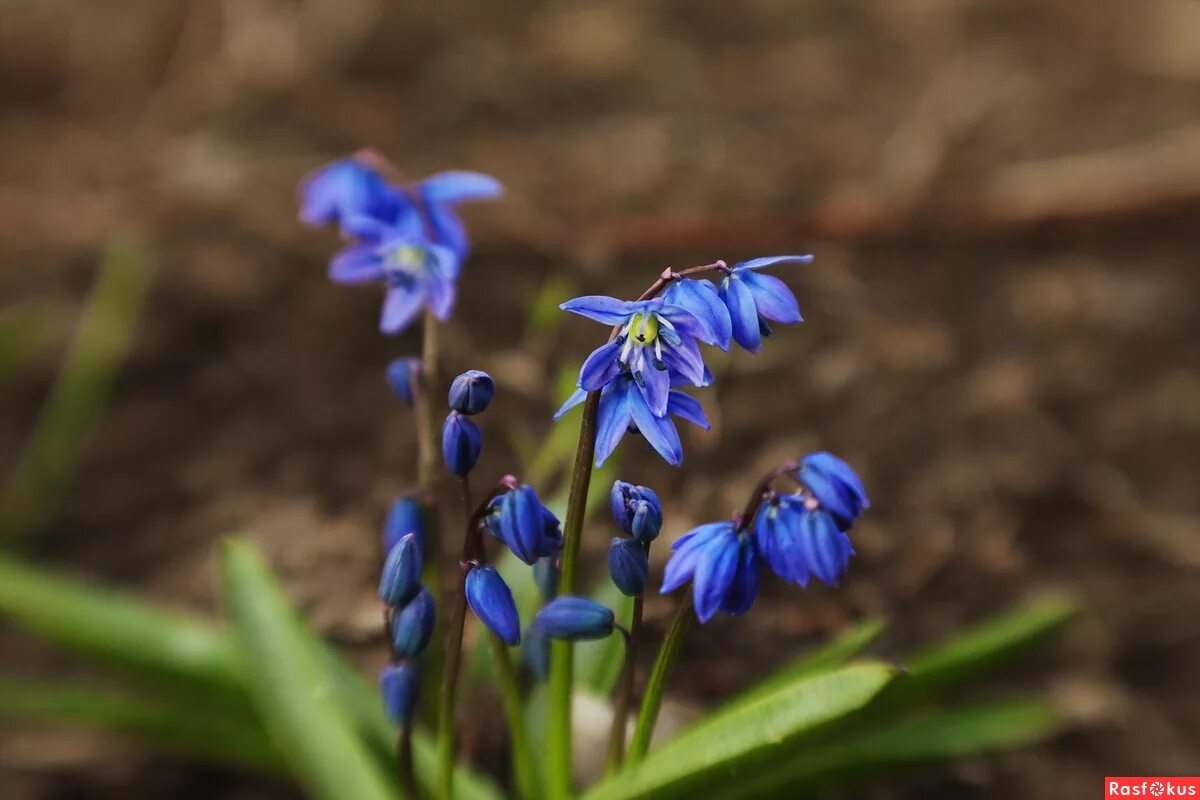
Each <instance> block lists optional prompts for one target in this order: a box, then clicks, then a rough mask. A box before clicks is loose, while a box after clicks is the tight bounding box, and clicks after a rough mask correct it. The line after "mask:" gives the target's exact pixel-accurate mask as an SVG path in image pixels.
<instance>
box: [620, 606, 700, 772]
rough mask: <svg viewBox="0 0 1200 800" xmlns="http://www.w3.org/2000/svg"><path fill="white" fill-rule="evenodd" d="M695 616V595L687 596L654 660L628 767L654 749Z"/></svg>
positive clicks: (626, 757)
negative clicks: (673, 676)
mask: <svg viewBox="0 0 1200 800" xmlns="http://www.w3.org/2000/svg"><path fill="white" fill-rule="evenodd" d="M695 616H696V615H695V614H694V613H693V608H692V596H691V594H685V595H684V596H683V600H682V602H681V603H680V604H679V608H678V609H676V610H675V616H674V617H672V619H671V627H670V628H668V629H667V634H666V636H664V637H663V642H662V646H661V647H659V649H658V656H657V657H656V658H655V659H654V667H653V668H652V669H651V670H650V679H649V680H648V681H647V682H646V694H645V697H643V698H642V707H641V710H640V711H639V712H638V718H637V725H636V726H635V727H634V729H633V739H632V740H630V742H629V752H628V753H627V754H626V756H625V764H626V766H629V767H632V766H636V765H637V764H638V763H640V762H641V761H642V759H644V758H645V757H646V753H647V752H648V751H649V750H650V739H651V738H652V737H653V736H654V726H655V724H657V722H658V712H659V709H661V708H662V699H663V692H664V691H665V690H666V687H667V678H669V677H670V675H671V672H672V671H673V670H674V669H675V662H676V660H678V658H679V650H680V647H681V645H682V644H683V637H684V634H686V633H687V629H688V628H689V627H690V625H691V621H692V620H693V619H694V618H695Z"/></svg>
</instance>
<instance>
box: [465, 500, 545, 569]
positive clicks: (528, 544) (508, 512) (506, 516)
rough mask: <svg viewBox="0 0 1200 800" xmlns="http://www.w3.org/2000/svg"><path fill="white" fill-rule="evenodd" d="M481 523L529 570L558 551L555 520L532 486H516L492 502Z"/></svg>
mask: <svg viewBox="0 0 1200 800" xmlns="http://www.w3.org/2000/svg"><path fill="white" fill-rule="evenodd" d="M484 523H485V524H486V525H487V528H488V530H489V531H491V533H492V536H494V537H495V538H497V539H499V540H500V541H502V542H504V544H506V545H507V546H508V549H509V550H512V552H513V555H515V556H516V557H517V558H519V559H521V560H522V561H524V562H525V563H526V564H529V565H531V566H532V565H533V564H534V563H536V562H537V561H538V559H540V558H544V557H547V556H555V555H557V554H558V551H559V550H560V549H562V530H561V528H560V525H559V521H558V517H556V516H554V514H553V513H551V511H550V509H548V508H546V507H545V506H544V505H542V501H541V500H540V499H538V496H537V492H536V491H534V488H533V487H532V486H527V485H526V486H518V487H517V488H516V489H513V490H512V491H509V492H505V493H504V494H502V495H499V496H498V497H496V498H495V499H493V500H492V502H491V505H490V508H489V511H488V515H487V516H486V517H484Z"/></svg>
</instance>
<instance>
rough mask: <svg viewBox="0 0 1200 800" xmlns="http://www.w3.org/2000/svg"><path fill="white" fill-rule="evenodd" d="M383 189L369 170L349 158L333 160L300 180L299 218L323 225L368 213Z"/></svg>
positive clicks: (373, 209) (374, 208)
mask: <svg viewBox="0 0 1200 800" xmlns="http://www.w3.org/2000/svg"><path fill="white" fill-rule="evenodd" d="M384 190H385V184H384V181H383V178H381V177H380V176H379V174H378V173H376V172H375V171H374V170H373V169H371V168H370V167H367V166H366V165H364V164H362V163H360V162H358V161H356V160H354V159H352V158H343V159H340V160H338V161H334V162H332V163H330V164H326V165H325V166H323V167H320V168H318V169H317V170H315V171H314V172H312V173H310V174H309V175H308V176H307V177H306V178H304V180H303V181H301V183H300V190H299V193H300V197H301V203H300V219H301V220H303V221H304V222H306V223H308V224H309V225H324V224H327V223H331V222H339V221H340V220H342V219H344V218H346V217H347V216H349V215H351V214H371V213H373V212H375V211H376V210H377V207H378V203H379V200H380V198H381V197H382V195H383V193H384Z"/></svg>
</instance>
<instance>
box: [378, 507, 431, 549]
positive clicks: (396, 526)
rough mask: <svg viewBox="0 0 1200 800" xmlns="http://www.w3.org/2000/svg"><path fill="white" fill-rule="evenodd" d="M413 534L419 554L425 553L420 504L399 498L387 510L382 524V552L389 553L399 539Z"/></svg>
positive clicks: (423, 527)
mask: <svg viewBox="0 0 1200 800" xmlns="http://www.w3.org/2000/svg"><path fill="white" fill-rule="evenodd" d="M410 533H411V534H413V535H414V536H415V537H416V539H417V546H418V549H419V550H420V551H421V552H424V551H425V526H424V524H423V523H422V521H421V504H420V503H418V502H417V501H416V500H414V499H413V498H411V497H401V498H400V499H398V500H396V502H394V503H392V507H391V508H390V509H388V514H387V519H385V520H384V522H383V552H385V553H390V552H392V548H393V547H395V546H396V542H398V541H400V539H401V537H403V536H406V535H408V534H410Z"/></svg>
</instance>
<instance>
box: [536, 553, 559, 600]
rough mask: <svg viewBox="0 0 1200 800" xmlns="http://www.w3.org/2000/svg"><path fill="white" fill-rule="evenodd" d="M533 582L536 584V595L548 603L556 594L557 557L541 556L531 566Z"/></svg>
mask: <svg viewBox="0 0 1200 800" xmlns="http://www.w3.org/2000/svg"><path fill="white" fill-rule="evenodd" d="M533 580H534V582H535V583H536V584H537V587H538V594H540V595H541V596H542V599H543V600H545V601H547V602H549V601H551V600H553V599H554V595H556V594H558V557H557V556H542V557H541V558H539V559H538V560H537V563H535V564H534V565H533Z"/></svg>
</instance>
